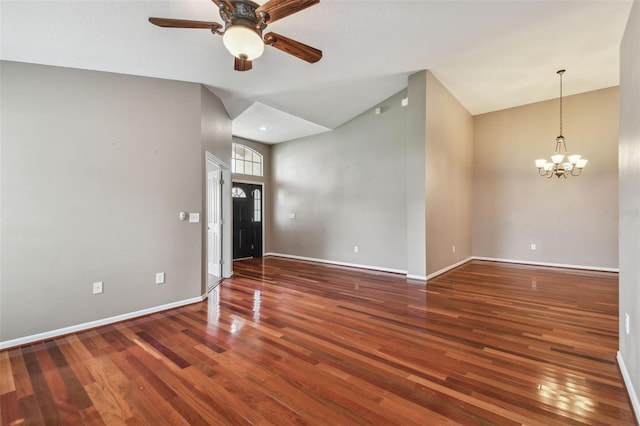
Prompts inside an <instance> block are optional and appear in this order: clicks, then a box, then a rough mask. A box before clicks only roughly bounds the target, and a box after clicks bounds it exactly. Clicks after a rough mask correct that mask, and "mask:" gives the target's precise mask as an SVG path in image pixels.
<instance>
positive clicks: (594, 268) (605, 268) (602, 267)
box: [471, 256, 620, 272]
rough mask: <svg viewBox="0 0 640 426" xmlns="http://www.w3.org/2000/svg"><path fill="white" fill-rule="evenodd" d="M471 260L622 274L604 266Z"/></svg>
mask: <svg viewBox="0 0 640 426" xmlns="http://www.w3.org/2000/svg"><path fill="white" fill-rule="evenodd" d="M471 260H488V261H490V262H504V263H520V264H523V265H533V266H551V267H553V268H570V269H585V270H588V271H603V272H620V270H619V269H618V268H607V267H604V266H585V265H570V264H565V263H550V262H533V261H528V260H516V259H501V258H497V257H482V256H472V257H471Z"/></svg>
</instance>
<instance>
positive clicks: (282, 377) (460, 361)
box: [0, 257, 635, 426]
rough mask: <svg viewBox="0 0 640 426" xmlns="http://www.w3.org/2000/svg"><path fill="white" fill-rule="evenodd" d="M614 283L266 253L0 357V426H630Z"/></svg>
mask: <svg viewBox="0 0 640 426" xmlns="http://www.w3.org/2000/svg"><path fill="white" fill-rule="evenodd" d="M617 285H618V278H617V274H615V273H606V272H594V271H582V270H570V269H559V268H549V267H532V266H526V265H517V264H501V263H497V262H484V261H471V262H468V263H466V264H464V265H461V266H460V267H458V268H456V269H453V270H451V271H448V272H447V273H445V274H443V275H440V276H438V277H436V278H434V279H432V280H430V281H429V282H428V284H426V285H425V283H424V282H421V281H417V280H408V279H406V278H405V277H403V276H401V275H398V274H390V273H384V272H376V271H366V270H359V269H353V268H347V267H340V266H334V265H326V264H318V263H312V262H304V261H294V260H290V259H282V258H275V257H267V258H260V259H249V260H243V261H239V262H235V263H234V276H233V278H231V279H227V280H224V281H223V282H222V284H221V285H219V286H218V287H216V289H215V290H214V292H213V293H212V294H211V295H210V296H209V299H208V300H207V301H204V302H201V303H195V304H192V305H188V306H183V307H180V308H176V309H171V310H167V311H163V312H158V313H155V314H152V315H147V316H144V317H140V318H135V319H132V320H128V321H123V322H120V323H117V324H112V325H108V326H105V327H101V328H96V329H92V330H87V331H84V332H79V333H74V334H70V335H67V336H62V337H59V338H56V339H54V340H48V341H45V342H38V343H35V344H32V345H26V346H24V347H21V348H12V349H9V350H5V351H0V409H1V410H2V414H1V421H2V424H5V423H6V424H12V423H13V424H22V423H24V424H33V425H41V424H60V425H64V424H74V425H75V424H87V425H102V424H107V425H146V424H172V425H174V424H175V425H179V424H189V425H210V424H215V425H217V424H219V425H228V424H234V425H235V424H254V425H264V426H267V425H288V424H297V425H319V424H326V425H337V424H349V425H351V424H354V425H355V424H376V425H382V424H384V425H394V424H397V425H432V424H433V425H436V424H437V425H459V424H462V425H520V424H526V425H545V426H550V425H563V426H564V425H579V424H580V425H582V424H603V425H633V424H635V419H634V417H633V412H632V410H631V406H630V403H629V398H628V396H627V394H626V390H625V387H624V383H623V382H622V379H621V377H620V372H619V370H618V366H617V364H616V359H615V355H616V350H617V345H618V289H617Z"/></svg>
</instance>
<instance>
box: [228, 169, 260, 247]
mask: <svg viewBox="0 0 640 426" xmlns="http://www.w3.org/2000/svg"><path fill="white" fill-rule="evenodd" d="M234 183H248V184H249V185H259V186H260V187H261V188H262V189H261V190H260V191H261V192H262V223H261V224H260V226H261V232H262V256H264V254H265V253H266V252H265V250H264V248H265V247H266V234H265V229H266V225H265V223H266V221H267V215H266V211H267V209H266V207H265V206H266V202H267V197H265V194H264V187H265V184H264V182H260V181H259V180H249V179H233V182H231V187H230V188H229V192H231V188H233V184H234ZM231 201H232V202H233V200H231ZM231 207H232V208H233V206H231ZM231 214H232V215H233V211H232V212H231ZM231 217H233V216H231ZM231 232H233V224H232V228H231ZM231 256H232V258H233V251H232V252H231Z"/></svg>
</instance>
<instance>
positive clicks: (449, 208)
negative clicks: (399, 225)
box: [424, 72, 473, 275]
mask: <svg viewBox="0 0 640 426" xmlns="http://www.w3.org/2000/svg"><path fill="white" fill-rule="evenodd" d="M426 93H427V104H426V153H425V155H426V163H425V169H424V170H425V174H426V188H425V191H426V200H427V205H426V207H427V211H426V241H427V256H426V258H427V275H429V274H433V273H435V272H438V271H440V270H442V269H444V268H446V267H449V266H451V265H453V264H455V263H457V262H460V261H463V260H465V259H468V258H469V257H471V223H472V212H471V205H472V199H473V198H472V197H473V195H472V186H473V181H472V178H473V118H472V116H471V114H469V112H468V111H467V110H466V109H465V108H464V107H463V106H462V105H461V104H460V102H458V100H457V99H456V98H454V97H453V95H451V93H449V91H447V89H446V88H445V87H444V86H443V85H442V84H441V83H440V82H439V81H438V79H437V78H436V77H435V76H434V75H433V74H432V73H431V72H427V87H426ZM454 246H455V252H454V251H453V247H454Z"/></svg>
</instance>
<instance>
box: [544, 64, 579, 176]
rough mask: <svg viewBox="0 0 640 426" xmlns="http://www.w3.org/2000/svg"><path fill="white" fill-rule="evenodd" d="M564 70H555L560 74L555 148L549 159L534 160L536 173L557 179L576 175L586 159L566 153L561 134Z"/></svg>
mask: <svg viewBox="0 0 640 426" xmlns="http://www.w3.org/2000/svg"><path fill="white" fill-rule="evenodd" d="M564 72H565V70H559V71H558V72H557V73H558V75H559V76H560V136H558V137H556V150H555V152H554V153H553V155H552V156H551V161H547V160H545V159H544V158H541V159H538V160H536V167H537V168H538V174H539V175H540V176H544V177H547V178H552V177H553V176H556V177H557V178H558V179H560V177H564V178H565V179H566V178H568V177H569V176H578V175H579V174H580V173H581V172H582V169H584V167H585V166H586V165H587V161H588V160H586V159H584V158H582V156H581V155H578V154H573V155H569V154H567V142H566V141H565V139H564V136H562V74H564ZM565 156H566V161H565Z"/></svg>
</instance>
